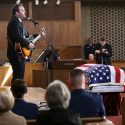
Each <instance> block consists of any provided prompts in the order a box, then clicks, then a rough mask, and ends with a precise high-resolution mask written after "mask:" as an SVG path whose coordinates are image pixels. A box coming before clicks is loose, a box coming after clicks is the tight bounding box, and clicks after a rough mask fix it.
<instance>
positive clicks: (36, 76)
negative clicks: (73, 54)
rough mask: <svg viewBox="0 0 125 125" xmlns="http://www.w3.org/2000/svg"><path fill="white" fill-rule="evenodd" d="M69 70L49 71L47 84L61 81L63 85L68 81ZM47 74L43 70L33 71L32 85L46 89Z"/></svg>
mask: <svg viewBox="0 0 125 125" xmlns="http://www.w3.org/2000/svg"><path fill="white" fill-rule="evenodd" d="M69 72H70V70H52V71H51V70H49V71H48V81H49V83H50V82H52V81H53V80H61V81H63V82H64V83H66V82H67V80H68V79H69ZM49 83H47V73H46V71H45V70H33V85H34V86H37V87H42V88H46V87H47V84H49Z"/></svg>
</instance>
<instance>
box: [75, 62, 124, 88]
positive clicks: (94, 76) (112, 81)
mask: <svg viewBox="0 0 125 125" xmlns="http://www.w3.org/2000/svg"><path fill="white" fill-rule="evenodd" d="M76 68H78V69H81V70H84V71H85V72H86V73H87V75H88V83H89V84H90V85H89V86H90V87H92V86H99V85H123V84H124V83H125V72H124V70H122V69H120V68H118V67H115V66H110V65H103V64H83V65H81V66H79V67H76Z"/></svg>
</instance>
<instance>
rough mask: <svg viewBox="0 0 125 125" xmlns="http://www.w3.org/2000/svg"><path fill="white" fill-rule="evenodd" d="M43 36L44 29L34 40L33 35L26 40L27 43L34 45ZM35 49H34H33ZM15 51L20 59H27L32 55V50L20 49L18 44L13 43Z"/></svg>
mask: <svg viewBox="0 0 125 125" xmlns="http://www.w3.org/2000/svg"><path fill="white" fill-rule="evenodd" d="M44 36H45V29H44V30H42V32H41V33H40V34H39V35H38V36H37V37H36V38H34V37H33V35H30V36H29V37H28V38H27V40H28V41H29V42H32V43H33V44H35V43H36V42H37V41H38V40H39V39H40V38H41V37H44ZM34 49H35V48H34ZM15 50H16V52H17V53H18V55H19V56H20V57H22V58H26V59H27V58H29V57H31V55H32V50H31V49H29V48H26V47H22V46H21V44H20V43H18V42H17V43H15Z"/></svg>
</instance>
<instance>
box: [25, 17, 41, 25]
mask: <svg viewBox="0 0 125 125" xmlns="http://www.w3.org/2000/svg"><path fill="white" fill-rule="evenodd" d="M27 20H28V21H31V22H33V23H34V25H39V23H38V22H36V21H35V20H33V19H31V18H30V17H27Z"/></svg>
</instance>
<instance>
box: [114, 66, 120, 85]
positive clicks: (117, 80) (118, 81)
mask: <svg viewBox="0 0 125 125" xmlns="http://www.w3.org/2000/svg"><path fill="white" fill-rule="evenodd" d="M114 69H115V72H116V75H115V82H116V83H120V69H119V68H117V67H114Z"/></svg>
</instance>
